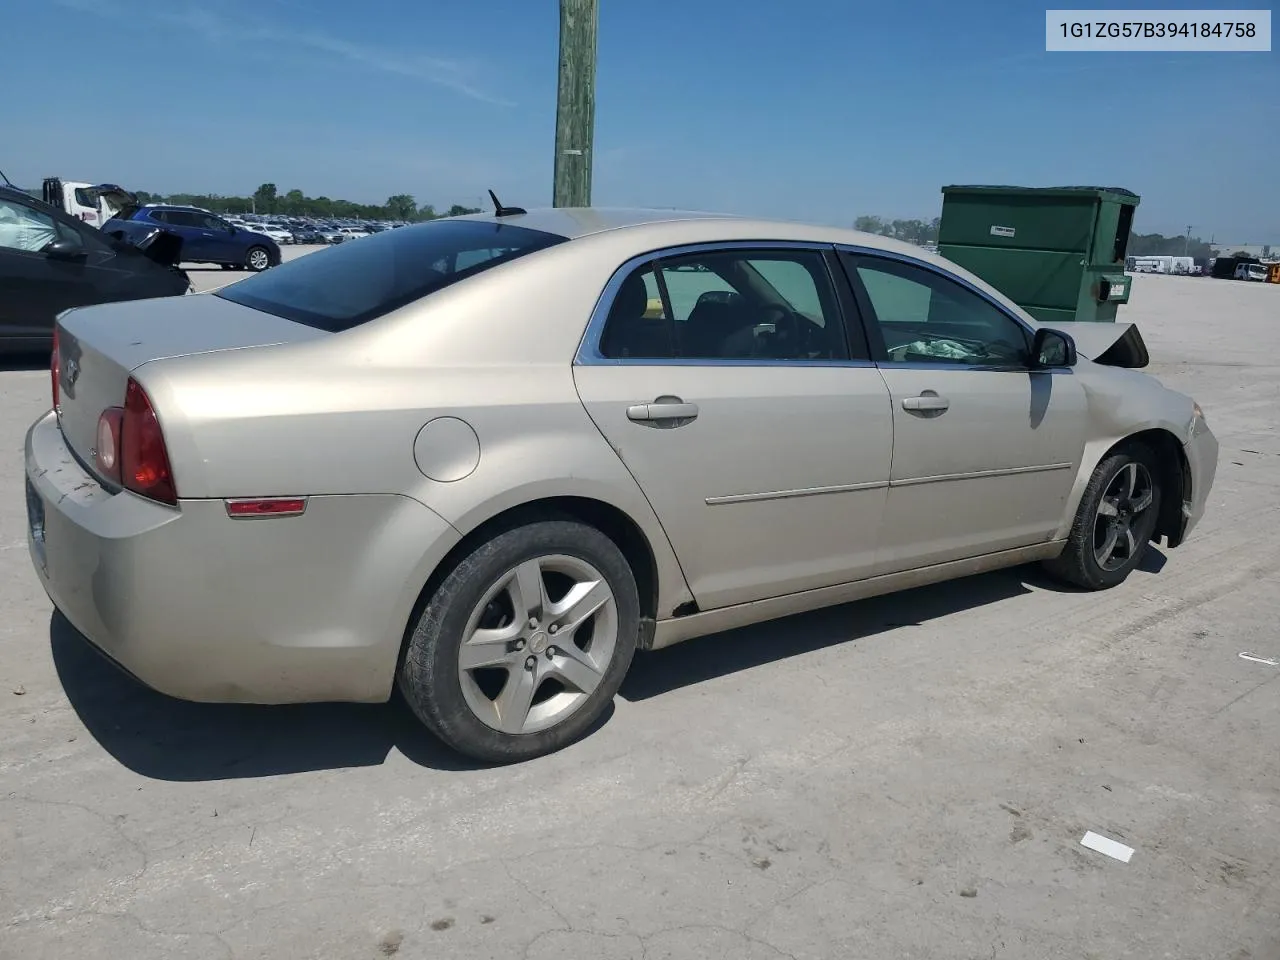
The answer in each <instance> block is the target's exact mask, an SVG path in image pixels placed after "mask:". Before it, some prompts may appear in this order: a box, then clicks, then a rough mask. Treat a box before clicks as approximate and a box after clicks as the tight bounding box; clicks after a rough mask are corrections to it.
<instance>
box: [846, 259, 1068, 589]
mask: <svg viewBox="0 0 1280 960" xmlns="http://www.w3.org/2000/svg"><path fill="white" fill-rule="evenodd" d="M842 257H843V259H844V264H845V267H846V272H847V274H848V275H849V278H850V280H851V281H852V282H853V284H854V286H855V288H856V290H857V294H858V297H859V299H860V302H861V303H862V305H863V308H864V313H865V314H867V315H868V321H869V322H868V333H869V334H870V339H871V340H872V349H873V351H874V352H875V354H876V356H877V360H878V362H879V365H880V371H881V373H882V374H883V376H884V380H885V383H886V384H887V385H888V388H889V392H890V395H891V399H892V410H893V430H894V441H893V467H892V471H891V475H890V488H889V496H888V504H887V508H886V511H885V522H884V527H883V528H882V531H881V538H880V556H879V562H878V570H879V572H881V573H889V572H893V571H897V570H904V569H910V568H914V567H919V566H926V565H929V564H933V563H942V562H945V561H948V560H956V559H961V558H965V557H973V556H978V555H981V554H984V553H994V552H997V551H1000V550H1005V549H1010V548H1014V547H1019V546H1028V545H1031V544H1035V543H1041V542H1044V541H1045V540H1047V539H1048V538H1049V536H1050V535H1051V533H1052V532H1053V531H1054V530H1055V529H1056V528H1057V527H1058V525H1059V524H1060V522H1061V520H1062V517H1063V514H1064V511H1065V509H1066V502H1067V496H1068V494H1069V493H1070V491H1071V486H1072V484H1073V483H1074V481H1075V478H1076V474H1077V472H1078V470H1079V467H1080V461H1081V457H1082V456H1083V451H1084V433H1085V423H1086V417H1087V413H1086V398H1085V395H1084V390H1083V389H1082V388H1081V386H1080V384H1079V381H1078V379H1077V378H1076V377H1075V376H1073V374H1072V371H1071V370H1070V369H1067V368H1062V369H1052V370H1033V369H1031V365H1030V364H1029V357H1030V337H1031V332H1030V330H1029V328H1028V327H1026V326H1024V325H1023V324H1022V323H1021V322H1019V321H1018V320H1016V319H1015V318H1014V317H1013V316H1011V315H1010V314H1009V313H1007V312H1006V311H1005V310H1004V309H1002V308H1001V307H999V306H998V305H996V304H995V303H994V302H993V301H992V300H989V299H988V298H987V297H986V296H984V295H981V294H979V293H978V292H977V291H976V290H975V289H973V288H971V287H968V286H966V285H963V284H962V283H960V282H959V281H958V280H956V279H953V278H950V277H948V276H946V275H945V274H944V273H942V272H941V271H938V270H935V269H933V268H931V267H927V266H925V265H923V264H916V263H912V262H907V261H903V260H898V259H893V258H888V257H877V256H871V255H853V254H842ZM877 341H879V342H877Z"/></svg>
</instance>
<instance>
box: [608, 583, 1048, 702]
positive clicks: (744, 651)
mask: <svg viewBox="0 0 1280 960" xmlns="http://www.w3.org/2000/svg"><path fill="white" fill-rule="evenodd" d="M1033 569H1035V568H1032V567H1016V568H1013V569H1009V570H998V571H995V572H993V573H986V574H981V575H979V576H974V577H965V578H962V579H959V580H950V581H947V582H945V583H937V584H932V585H930V586H927V587H917V588H915V589H913V590H905V591H902V592H900V593H892V594H887V595H885V596H882V597H872V598H870V599H867V600H857V601H854V602H853V603H846V604H842V605H840V606H838V607H827V608H825V609H822V610H814V611H812V612H810V613H802V614H798V615H796V616H792V617H786V618H783V619H781V620H770V621H767V622H765V623H757V624H753V625H752V626H749V627H742V628H740V629H737V630H729V631H726V632H724V633H717V634H712V635H710V636H705V637H697V638H695V639H692V640H687V641H685V642H684V643H679V644H676V645H675V646H673V647H668V648H666V649H664V650H655V651H653V652H652V653H647V654H644V655H642V656H638V657H636V659H635V661H634V662H633V663H632V665H631V670H630V672H628V674H627V678H626V680H624V681H623V683H622V689H621V691H620V695H621V696H622V697H623V698H624V699H626V700H633V701H634V700H647V699H649V698H650V697H656V696H660V695H661V694H664V693H667V692H669V691H671V690H676V689H679V688H680V687H687V686H691V685H693V684H696V683H702V682H703V681H706V680H711V679H714V678H717V677H723V676H727V675H728V674H732V673H738V672H740V671H743V670H751V669H753V668H755V667H760V666H764V665H765V664H769V663H773V662H775V661H778V660H785V659H787V658H789V657H795V656H799V655H801V654H805V653H811V652H813V651H815V650H821V649H824V648H826V647H831V646H835V645H836V644H842V643H852V642H858V641H861V640H867V639H870V638H873V637H875V636H876V635H877V634H880V633H884V632H886V631H888V630H895V629H897V628H899V627H917V626H920V625H921V624H924V623H927V622H928V621H930V620H936V619H938V618H940V617H946V616H949V615H950V614H953V613H958V612H960V611H962V610H968V609H971V608H973V607H981V606H986V605H987V604H991V603H998V602H999V601H1001V600H1008V599H1011V598H1013V597H1017V596H1021V595H1022V594H1026V593H1030V592H1031V589H1030V587H1029V586H1028V584H1029V583H1030V579H1029V577H1028V572H1029V571H1031V570H1033ZM1035 585H1036V586H1038V585H1039V583H1038V580H1037V582H1036V584H1035Z"/></svg>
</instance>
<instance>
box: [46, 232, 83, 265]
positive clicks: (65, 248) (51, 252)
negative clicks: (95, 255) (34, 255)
mask: <svg viewBox="0 0 1280 960" xmlns="http://www.w3.org/2000/svg"><path fill="white" fill-rule="evenodd" d="M43 252H44V254H45V256H47V257H49V258H50V259H51V260H83V259H85V257H87V256H88V253H86V252H85V249H84V245H83V244H81V243H79V242H77V241H75V240H68V239H67V238H66V237H59V238H58V239H57V240H54V241H53V242H52V243H50V244H47V245H46V246H45V248H44V251H43Z"/></svg>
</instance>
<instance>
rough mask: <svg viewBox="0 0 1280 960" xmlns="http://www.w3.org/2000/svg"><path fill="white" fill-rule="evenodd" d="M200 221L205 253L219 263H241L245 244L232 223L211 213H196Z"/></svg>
mask: <svg viewBox="0 0 1280 960" xmlns="http://www.w3.org/2000/svg"><path fill="white" fill-rule="evenodd" d="M194 217H195V219H196V220H197V221H198V222H199V228H200V233H201V240H202V241H203V242H204V244H205V247H204V249H205V255H206V256H207V257H208V258H209V259H210V260H213V261H215V262H218V263H241V262H243V261H244V253H243V251H242V250H241V247H242V246H243V245H244V244H243V242H242V240H241V238H239V237H237V236H236V231H235V230H234V229H233V228H232V226H231V224H229V223H227V221H225V220H223V219H222V218H221V217H217V216H214V215H213V214H211V213H197V214H194Z"/></svg>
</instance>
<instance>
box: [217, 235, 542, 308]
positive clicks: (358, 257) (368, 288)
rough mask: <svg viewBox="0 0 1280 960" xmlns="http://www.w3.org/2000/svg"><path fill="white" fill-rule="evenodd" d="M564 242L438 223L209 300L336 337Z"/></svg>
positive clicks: (323, 256) (300, 262)
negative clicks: (223, 301)
mask: <svg viewBox="0 0 1280 960" xmlns="http://www.w3.org/2000/svg"><path fill="white" fill-rule="evenodd" d="M565 239H566V238H565V237H562V236H559V235H557V234H552V233H544V232H542V231H540V230H529V229H526V228H524V227H516V226H512V225H510V224H506V223H492V222H488V221H483V220H442V221H437V222H435V223H424V224H420V225H418V226H416V227H414V228H412V229H408V230H395V231H387V232H386V233H378V234H373V235H372V236H369V237H362V238H361V241H360V243H353V244H350V245H348V244H345V243H344V244H340V245H339V246H336V247H333V248H331V249H329V250H325V251H323V252H321V253H313V254H311V255H310V256H306V257H299V258H298V259H297V260H291V261H290V262H289V263H286V264H283V265H282V266H279V267H276V268H275V269H273V270H268V271H267V272H266V273H259V274H256V275H255V276H252V277H249V278H248V279H246V280H241V281H240V282H239V283H236V284H233V285H231V286H229V287H225V288H223V289H222V290H219V291H218V292H217V293H216V294H215V296H219V297H222V298H223V299H226V300H232V301H234V302H236V303H242V304H244V305H245V306H246V307H253V308H254V309H255V310H262V311H264V312H265V313H271V314H274V315H276V316H278V317H284V318H285V319H286V320H292V321H294V322H295V323H303V324H306V325H307V326H310V327H317V328H319V329H321V330H328V331H330V332H333V333H336V332H338V331H341V330H349V329H351V328H352V327H356V326H359V325H360V324H362V323H367V322H368V321H370V320H373V319H375V318H377V317H380V316H382V315H384V314H387V313H390V312H391V311H392V310H396V309H398V308H399V307H402V306H404V305H405V304H407V303H412V302H413V301H414V300H418V299H420V298H422V297H425V296H427V295H428V294H430V293H434V292H435V291H437V290H440V289H442V288H443V287H447V286H449V285H450V284H452V283H456V282H457V281H458V280H462V279H465V278H467V277H470V276H474V275H475V274H477V273H481V272H483V271H485V270H488V269H489V268H490V267H494V266H497V265H498V264H500V263H507V262H509V261H511V260H515V259H517V258H519V257H523V256H525V255H526V254H530V253H533V252H535V251H537V250H543V249H545V248H547V247H550V246H554V245H555V244H557V243H563V242H564V241H565ZM482 254H488V256H481V255H482Z"/></svg>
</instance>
